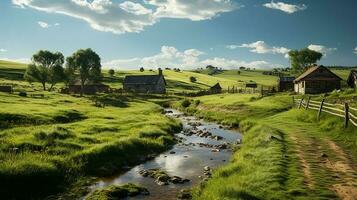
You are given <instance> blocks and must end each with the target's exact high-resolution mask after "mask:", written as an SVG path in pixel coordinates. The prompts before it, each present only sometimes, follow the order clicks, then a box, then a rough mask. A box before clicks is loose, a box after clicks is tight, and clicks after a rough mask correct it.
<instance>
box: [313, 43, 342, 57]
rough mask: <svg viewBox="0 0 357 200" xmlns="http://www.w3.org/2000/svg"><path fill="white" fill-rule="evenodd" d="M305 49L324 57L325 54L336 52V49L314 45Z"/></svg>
mask: <svg viewBox="0 0 357 200" xmlns="http://www.w3.org/2000/svg"><path fill="white" fill-rule="evenodd" d="M307 48H309V49H310V50H313V51H317V52H320V53H322V54H324V56H326V55H327V54H330V53H332V52H334V51H337V48H329V47H326V46H323V45H316V44H310V45H309V46H308V47H307Z"/></svg>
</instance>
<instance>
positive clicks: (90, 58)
mask: <svg viewBox="0 0 357 200" xmlns="http://www.w3.org/2000/svg"><path fill="white" fill-rule="evenodd" d="M66 61H67V70H68V71H70V72H71V73H74V74H78V75H79V80H80V83H81V96H82V95H83V88H84V85H85V83H86V82H87V81H93V82H98V81H99V80H100V78H101V68H102V65H101V64H100V57H99V55H98V54H97V53H95V52H94V51H93V50H92V49H80V50H78V51H77V52H75V53H73V54H72V56H70V57H67V59H66Z"/></svg>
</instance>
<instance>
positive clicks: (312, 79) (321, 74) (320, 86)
mask: <svg viewBox="0 0 357 200" xmlns="http://www.w3.org/2000/svg"><path fill="white" fill-rule="evenodd" d="M341 80H342V79H341V78H340V77H339V76H337V75H336V74H334V73H333V72H332V71H330V70H329V69H328V68H326V67H324V66H322V65H320V66H317V65H314V66H312V67H310V68H309V69H308V70H306V71H305V72H304V73H303V74H301V75H300V76H299V77H298V78H296V79H295V80H294V90H295V92H296V93H299V94H319V93H326V92H331V91H333V90H339V89H341Z"/></svg>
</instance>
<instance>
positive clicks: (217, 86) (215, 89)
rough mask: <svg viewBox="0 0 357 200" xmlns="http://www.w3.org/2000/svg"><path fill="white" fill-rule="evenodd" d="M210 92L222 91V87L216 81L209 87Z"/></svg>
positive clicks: (217, 92)
mask: <svg viewBox="0 0 357 200" xmlns="http://www.w3.org/2000/svg"><path fill="white" fill-rule="evenodd" d="M209 90H210V92H211V93H212V94H219V93H221V92H222V87H221V85H220V84H219V83H216V84H215V85H214V86H212V87H211V88H210V89H209Z"/></svg>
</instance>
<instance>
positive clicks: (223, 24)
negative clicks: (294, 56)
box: [0, 0, 357, 69]
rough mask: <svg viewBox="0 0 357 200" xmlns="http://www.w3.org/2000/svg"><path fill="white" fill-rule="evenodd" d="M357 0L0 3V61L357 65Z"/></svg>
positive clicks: (44, 0) (109, 64) (117, 65)
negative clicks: (84, 58) (86, 57)
mask: <svg viewBox="0 0 357 200" xmlns="http://www.w3.org/2000/svg"><path fill="white" fill-rule="evenodd" d="M356 10H357V1H356V0H294V1H293V0H274V1H271V0H1V1H0V27H2V28H1V29H0V60H12V61H20V62H30V59H31V56H32V55H33V54H34V53H36V52H37V51H38V50H41V49H46V50H50V51H60V52H62V53H63V54H64V55H65V56H69V55H71V54H72V53H73V52H75V51H76V50H78V49H81V48H92V49H93V50H94V51H95V52H97V53H98V54H99V55H100V57H101V61H102V65H103V66H104V67H106V68H114V69H138V68H139V67H141V66H143V67H147V68H157V67H180V68H183V69H193V68H197V67H204V66H206V65H213V66H216V67H222V68H225V69H235V68H238V67H240V66H245V67H251V68H260V69H264V68H273V67H289V59H288V56H287V53H288V52H289V51H290V50H293V49H302V48H306V47H308V48H310V49H312V50H315V51H319V52H321V53H322V54H323V55H324V56H323V58H322V59H321V61H320V62H319V64H322V65H329V66H330V65H336V66H357V20H356V19H357V12H356Z"/></svg>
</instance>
